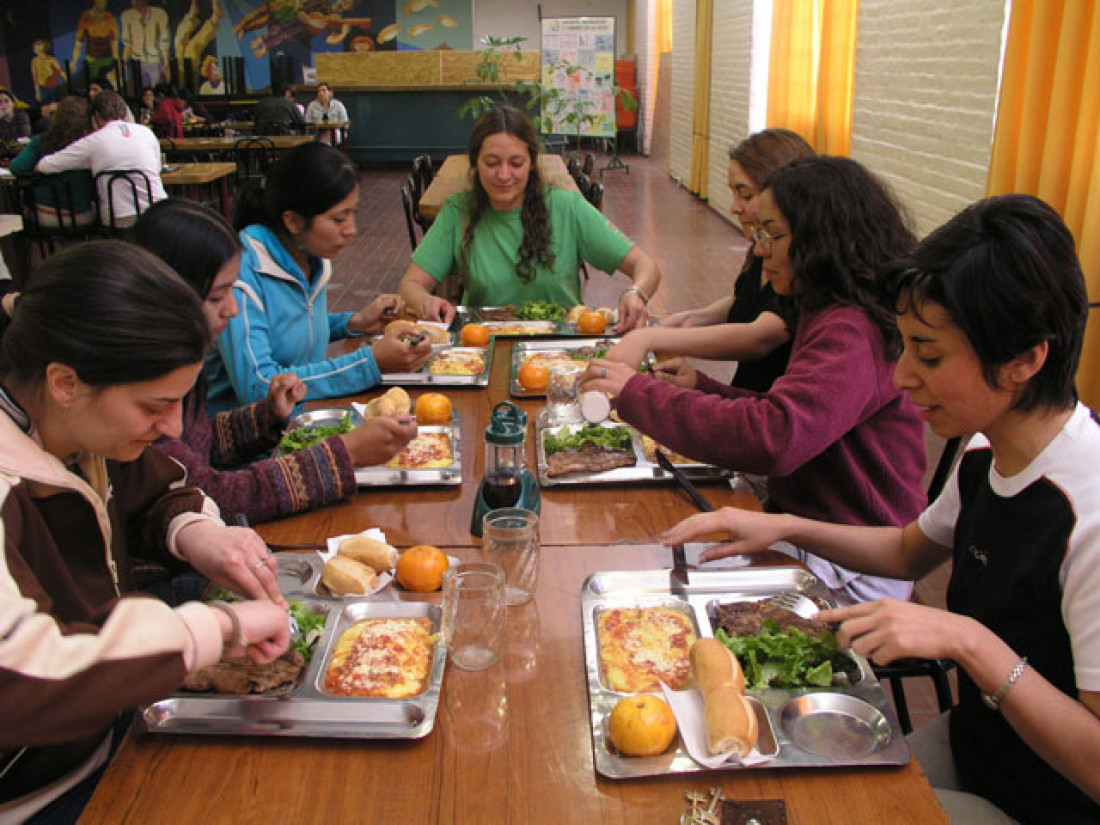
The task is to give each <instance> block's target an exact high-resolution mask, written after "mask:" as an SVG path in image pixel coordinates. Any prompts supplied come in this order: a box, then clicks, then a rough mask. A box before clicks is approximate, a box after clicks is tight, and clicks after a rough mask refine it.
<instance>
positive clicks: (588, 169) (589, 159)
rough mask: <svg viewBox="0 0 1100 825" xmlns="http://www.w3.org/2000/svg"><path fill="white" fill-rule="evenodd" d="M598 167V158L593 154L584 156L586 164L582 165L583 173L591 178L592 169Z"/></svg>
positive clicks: (587, 153)
mask: <svg viewBox="0 0 1100 825" xmlns="http://www.w3.org/2000/svg"><path fill="white" fill-rule="evenodd" d="M595 165H596V156H595V155H594V154H592V153H591V152H586V153H585V156H584V163H583V164H582V165H581V171H582V172H584V174H586V175H588V176H589V177H591V176H592V169H593V168H594V167H595Z"/></svg>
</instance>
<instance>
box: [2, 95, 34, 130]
mask: <svg viewBox="0 0 1100 825" xmlns="http://www.w3.org/2000/svg"><path fill="white" fill-rule="evenodd" d="M30 136H31V120H30V118H29V117H28V116H27V112H26V110H24V109H18V108H16V106H15V95H13V94H12V93H11V92H9V91H8V90H7V89H0V143H14V142H15V141H16V140H18V139H19V138H25V137H30Z"/></svg>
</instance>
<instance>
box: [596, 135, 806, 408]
mask: <svg viewBox="0 0 1100 825" xmlns="http://www.w3.org/2000/svg"><path fill="white" fill-rule="evenodd" d="M813 153H814V150H813V149H811V148H810V145H809V144H808V143H806V141H805V140H803V139H802V138H801V137H799V136H798V135H797V134H795V133H794V132H791V131H788V130H787V129H765V130H764V131H762V132H757V133H756V134H754V135H750V136H749V137H747V138H745V139H744V140H743V141H741V142H740V143H739V144H737V145H736V146H734V147H733V148H732V149H730V164H729V184H730V190H731V191H732V192H733V203H732V204H731V207H730V211H731V212H732V213H733V215H734V217H735V218H737V221H738V223H740V225H741V229H742V231H743V232H744V233H745V237H746V238H747V239H748V240H749V241H750V242H752V240H753V237H752V232H753V229H754V228H755V227H756V205H757V201H758V199H759V195H760V190H761V188H762V186H763V183H764V181H765V180H767V179H768V176H769V175H771V173H772V172H774V171H775V170H776V169H778V168H779V167H780V166H783V165H785V164H787V163H789V162H790V161H792V160H795V159H796V158H805V157H811V156H812V155H813ZM647 352H659V353H662V354H664V355H672V354H676V355H685V356H692V357H695V358H707V359H710V360H715V361H717V360H722V361H737V362H739V363H738V366H737V372H736V373H735V374H734V376H733V385H734V386H735V387H743V388H745V389H748V390H757V391H759V392H766V391H767V390H768V389H769V388H770V387H771V385H772V382H774V381H775V379H776V378H778V377H779V376H780V375H782V374H783V371H784V370H785V369H786V368H787V359H788V358H790V354H791V335H790V330H789V329H788V327H787V321H786V320H785V319H784V318H783V317H782V316H781V314H780V311H779V303H778V299H777V297H776V294H775V291H774V290H773V289H772V287H771V284H770V283H768V279H767V278H765V277H764V269H763V266H762V265H761V259H760V258H758V257H757V256H756V255H754V254H752V249H751V248H750V249H749V252H748V255H747V256H746V258H745V263H744V266H743V267H742V268H741V272H740V274H739V275H738V276H737V282H736V283H735V285H734V291H733V294H731V295H726V296H723V297H722V298H719V299H718V300H717V301H715V302H714V303H712V304H709V305H707V306H705V307H700V308H698V309H691V310H686V311H684V312H677V313H674V314H673V315H670V316H669V317H667V318H664V319H663V320H662V321H661V324H660V326H652V327H643V328H640V329H635V330H632V331H631V332H628V333H627V334H626V335H625V336H624V337H623V339H622V340H621V341H620V342H619V343H617V344H616V345H615V346H613V347H612V348H611V349H610V350H609V351H608V353H607V357H608V359H609V360H611V361H620V362H622V363H624V364H630V365H636V364H638V363H640V362H641V361H642V359H643V358H645V355H646V353H647ZM657 369H658V375H660V376H661V377H667V378H668V379H669V380H670V381H673V382H674V383H677V384H680V385H681V386H694V385H695V370H694V369H693V368H692V367H691V366H689V365H688V364H687V363H686V362H685V361H684V360H683V359H682V358H675V359H669V360H667V361H664V362H662V363H661V364H660V365H658V368H657Z"/></svg>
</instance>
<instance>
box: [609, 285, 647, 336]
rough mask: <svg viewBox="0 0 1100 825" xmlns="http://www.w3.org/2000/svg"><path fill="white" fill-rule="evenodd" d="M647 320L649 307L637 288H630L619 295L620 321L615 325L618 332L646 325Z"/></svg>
mask: <svg viewBox="0 0 1100 825" xmlns="http://www.w3.org/2000/svg"><path fill="white" fill-rule="evenodd" d="M647 321H649V307H648V306H647V305H646V302H645V299H644V298H642V296H641V295H639V294H638V291H637V290H636V289H628V290H627V291H626V292H624V293H623V294H622V295H620V296H619V323H618V324H616V325H615V332H616V333H617V334H622V333H624V332H628V331H630V330H632V329H638V328H639V327H644V326H645V325H646V322H647Z"/></svg>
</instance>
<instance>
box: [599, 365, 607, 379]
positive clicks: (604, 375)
mask: <svg viewBox="0 0 1100 825" xmlns="http://www.w3.org/2000/svg"><path fill="white" fill-rule="evenodd" d="M599 374H600V378H607V367H600V373H599Z"/></svg>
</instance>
